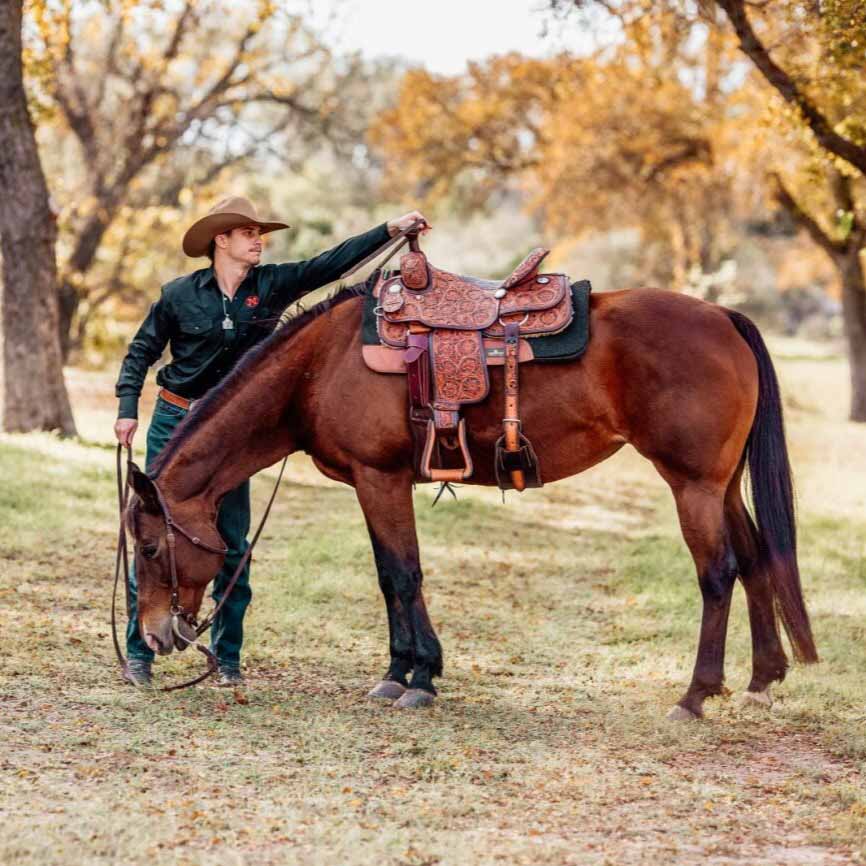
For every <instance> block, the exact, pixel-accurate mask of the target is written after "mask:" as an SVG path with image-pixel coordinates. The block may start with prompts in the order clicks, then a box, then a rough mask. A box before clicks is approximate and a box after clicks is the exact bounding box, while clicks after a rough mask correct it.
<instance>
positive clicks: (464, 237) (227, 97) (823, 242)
mask: <svg viewBox="0 0 866 866" xmlns="http://www.w3.org/2000/svg"><path fill="white" fill-rule="evenodd" d="M12 5H15V4H12ZM19 5H20V4H19ZM22 32H23V41H22V57H23V69H24V82H23V84H24V87H25V90H26V96H27V105H28V109H29V113H30V117H31V119H32V123H33V125H34V128H35V135H36V141H37V143H38V155H39V159H40V161H41V166H42V170H43V173H44V178H45V184H46V188H47V193H48V195H49V196H50V199H49V208H50V210H51V212H52V218H53V219H54V220H55V221H56V245H55V247H54V248H55V251H56V275H55V276H54V277H53V278H52V280H50V282H53V286H54V289H53V291H52V290H51V289H50V288H49V289H47V290H46V291H47V293H48V296H47V297H45V298H42V299H41V301H40V302H41V303H43V304H44V305H47V306H48V307H51V306H52V305H56V313H54V314H53V315H55V316H56V320H57V322H56V330H57V342H58V346H59V348H58V351H59V354H60V358H61V362H62V364H63V365H64V366H65V367H66V369H67V377H66V379H67V382H69V381H70V380H71V381H72V382H73V387H74V383H75V382H78V381H80V380H81V377H82V376H83V377H84V379H85V381H87V382H88V383H90V384H88V386H87V388H86V389H85V390H86V391H87V392H91V391H92V390H93V384H92V383H93V382H95V381H96V380H94V379H93V378H92V377H90V378H88V376H89V374H92V373H93V372H94V371H110V372H111V373H112V374H113V373H114V371H115V370H116V368H117V365H118V363H119V360H120V358H121V357H122V355H123V353H124V350H125V346H126V344H127V342H128V341H129V339H130V337H131V336H132V334H133V333H134V331H135V329H136V327H137V325H138V323H139V322H140V321H141V319H142V318H143V316H144V314H145V312H146V310H147V307H148V305H149V303H150V302H151V301H152V300H153V299H155V298H156V296H157V295H158V292H159V287H160V285H161V284H162V283H164V282H166V281H168V280H169V279H172V278H173V277H175V276H177V275H179V274H181V273H184V272H188V271H190V270H193V269H195V268H196V267H199V266H201V264H202V262H199V261H193V260H189V259H186V258H185V257H184V256H183V255H182V253H181V251H180V238H181V236H182V233H183V231H184V230H185V228H186V227H187V226H188V224H190V223H191V222H192V221H193V220H195V219H196V218H197V217H199V216H200V215H201V214H203V213H204V212H206V210H207V209H208V208H209V207H210V206H211V205H212V204H213V202H214V201H215V200H216V199H217V198H219V197H221V196H222V195H223V194H225V193H227V192H231V193H237V194H244V195H248V196H250V197H251V198H252V199H253V200H254V201H256V202H257V203H258V206H259V208H260V211H262V212H265V213H272V214H276V215H279V216H280V217H281V218H284V219H286V220H287V221H289V222H291V223H292V226H293V228H292V229H291V231H289V232H283V233H279V234H277V235H274V236H273V238H272V239H269V246H268V249H267V251H266V260H268V261H284V260H292V259H301V258H305V257H308V256H311V255H314V254H316V253H317V252H319V251H321V250H324V249H326V248H328V247H329V246H331V245H333V244H335V243H337V242H339V241H341V240H342V239H343V238H345V237H346V236H348V235H350V234H353V233H356V232H358V231H361V230H364V229H366V228H368V227H370V226H372V225H374V224H375V223H377V222H379V221H381V220H383V219H385V218H388V217H391V216H395V215H397V214H399V213H402V212H404V211H406V210H408V209H410V208H415V207H419V208H423V209H424V211H425V212H426V213H427V214H428V215H429V217H430V218H431V220H432V221H433V222H434V224H435V231H434V232H433V233H432V234H431V236H430V239H429V242H428V247H429V249H430V252H431V255H432V256H433V257H434V259H435V260H437V261H439V262H442V263H444V264H447V266H448V267H449V268H453V269H455V270H457V269H461V270H466V271H469V272H473V273H477V274H480V275H489V276H496V275H501V274H503V273H506V272H508V270H509V268H510V267H512V266H513V265H514V264H515V263H516V261H518V260H519V259H520V258H521V257H522V255H523V254H524V253H525V251H526V249H527V248H528V247H529V246H531V245H533V244H543V245H546V246H550V247H552V249H553V256H552V259H551V261H552V264H553V266H554V267H555V268H556V269H557V270H563V271H566V272H568V273H569V274H571V276H572V277H574V278H575V279H576V278H584V277H586V278H589V279H590V280H591V281H592V283H593V286H594V288H595V290H596V291H604V290H608V289H616V288H623V287H630V286H641V285H654V286H662V287H665V288H669V289H671V290H672V291H680V292H688V293H690V294H695V295H699V296H701V297H705V298H708V299H709V300H712V301H717V302H719V303H723V304H726V305H730V306H735V307H737V308H739V309H742V310H743V311H745V312H747V313H748V314H749V315H751V316H753V317H754V318H755V319H756V320H757V322H758V323H759V324H760V325H761V327H762V328H764V329H766V330H768V331H769V332H771V333H776V334H780V335H784V336H787V337H792V338H802V339H805V340H808V341H810V345H811V348H810V351H811V352H815V351H817V352H818V353H819V354H820V353H827V354H830V355H835V356H844V357H847V358H848V359H849V361H850V365H851V366H850V373H851V375H850V384H851V386H852V390H851V392H850V393H848V394H846V396H845V402H846V403H847V405H848V412H849V415H850V417H851V418H852V419H854V420H858V421H863V420H866V289H864V279H863V265H862V259H861V256H860V252H861V249H862V247H863V245H864V237H866V228H864V227H866V218H864V212H863V202H864V201H866V198H864V182H863V167H864V165H866V79H864V77H863V74H862V73H863V66H864V46H866V11H864V7H863V4H862V3H858V2H854V0H833V2H814V0H774V2H765V3H748V4H747V3H743V2H731V0H725V2H691V0H690V2H680V0H664V2H655V3H648V2H644V0H609V2H574V0H527V2H511V3H507V4H502V3H495V2H480V0H479V2H473V3H465V2H463V3H461V2H458V0H441V2H438V3H436V4H413V5H412V6H411V7H407V6H400V7H395V6H394V5H393V4H389V3H386V2H384V0H366V2H363V3H362V2H361V0H332V2H317V3H315V4H312V3H302V2H290V0H285V2H264V0H263V2H250V3H244V4H236V3H230V2H226V0H186V2H184V0H143V2H130V0H103V2H83V0H77V2H73V0H28V2H27V3H25V4H24V6H23V21H22ZM741 45H742V46H743V48H742V49H741V47H740V46H741ZM19 214H20V211H19ZM7 219H11V220H12V222H13V223H14V222H15V220H16V219H17V220H20V219H21V217H20V215H16V214H15V213H10V212H9V209H7ZM46 231H48V230H47V229H46ZM7 235H8V232H7ZM7 235H4V237H6V236H7ZM11 249H12V248H11V247H9V246H4V254H5V255H6V257H7V258H12V257H16V256H17V255H19V253H17V252H12V253H11V254H10V253H9V252H8V251H9V250H11ZM4 273H5V274H6V278H5V283H7V284H9V283H13V282H14V283H16V284H20V283H21V278H20V277H16V276H14V275H12V274H11V272H10V271H9V270H8V268H5V269H4ZM8 291H11V289H10V290H7V294H8ZM36 294H37V293H36V292H35V291H33V292H31V295H32V296H34V297H35V296H36ZM37 300H39V299H37ZM24 303H25V300H24V299H22V298H21V297H20V296H19V297H18V298H16V299H15V300H14V302H10V301H9V299H8V298H7V302H6V316H5V318H4V329H3V334H4V341H5V343H6V344H7V350H6V351H5V352H4V358H5V365H4V366H5V367H6V368H7V369H8V370H9V371H10V372H11V371H12V370H13V368H14V364H15V358H16V354H15V352H14V351H13V349H14V346H12V343H15V342H16V341H17V342H18V343H19V344H20V343H24V344H25V348H26V353H27V354H30V353H32V352H33V351H34V346H35V345H36V346H38V345H43V344H45V342H46V341H48V342H50V341H51V337H50V336H48V335H45V334H43V335H41V336H40V337H39V338H38V339H36V340H34V335H33V334H32V333H28V329H27V328H26V327H22V325H23V323H24V321H25V320H24V318H23V316H22V315H16V313H18V312H19V310H20V309H21V305H23V304H24ZM10 311H15V312H10ZM20 349H21V346H20V345H19V350H20ZM56 367H57V365H56V364H55V365H54V368H55V369H56ZM48 368H49V369H48V372H47V373H46V374H45V377H46V378H48V379H50V378H51V377H52V375H53V374H52V373H51V369H50V368H51V363H50V361H49V362H48ZM10 378H14V379H15V380H16V381H18V380H20V377H19V376H17V375H15V374H14V373H12V374H11V377H10V376H7V377H6V382H7V383H8V382H9V381H10ZM25 378H27V377H25ZM29 378H34V377H33V376H30V377H29ZM35 378H41V377H40V376H36V377H35ZM109 379H110V377H108V379H106V382H107V383H108V384H107V385H106V386H105V387H108V388H109V390H108V392H107V394H106V396H107V397H111V392H110V384H111V383H110V381H109ZM101 381H102V380H101V379H100V380H99V382H100V383H101ZM843 381H844V380H843ZM0 382H2V379H0ZM55 384H56V385H57V387H55V388H54V389H53V391H52V393H51V395H50V396H48V397H44V398H42V399H43V400H46V401H48V402H51V401H53V400H61V401H62V399H63V395H62V382H59V383H58V382H56V383H55ZM0 387H3V386H2V385H0ZM13 390H14V389H13ZM97 390H99V391H100V393H101V392H102V391H103V390H104V387H103V386H102V385H101V384H100V385H99V387H98V388H97ZM3 395H4V402H3V410H4V411H3V425H4V428H5V429H6V430H25V429H34V428H37V429H38V428H40V427H41V428H43V429H44V428H46V427H47V428H51V427H55V428H56V427H60V428H62V429H65V430H66V432H72V430H73V429H74V420H73V419H71V418H70V417H69V415H68V413H64V412H63V411H62V410H59V411H56V412H53V413H51V412H49V413H47V414H46V415H45V416H44V417H33V418H30V419H29V420H28V418H27V417H22V413H21V412H20V411H19V410H18V409H16V399H17V398H16V396H15V394H14V393H10V387H9V385H8V384H7V385H6V386H5V387H3ZM73 402H74V401H73ZM31 414H32V413H31ZM25 415H26V413H25ZM58 419H60V420H59V421H58Z"/></svg>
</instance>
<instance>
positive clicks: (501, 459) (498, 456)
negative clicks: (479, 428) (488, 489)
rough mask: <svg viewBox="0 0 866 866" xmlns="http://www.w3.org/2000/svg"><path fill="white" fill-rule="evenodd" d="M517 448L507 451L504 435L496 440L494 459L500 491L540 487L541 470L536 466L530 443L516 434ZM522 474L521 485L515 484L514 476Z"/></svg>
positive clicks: (536, 461)
mask: <svg viewBox="0 0 866 866" xmlns="http://www.w3.org/2000/svg"><path fill="white" fill-rule="evenodd" d="M518 437H519V438H518V448H517V450H516V451H509V450H507V448H506V444H505V434H503V435H502V436H500V437H499V438H498V439H497V440H496V451H495V458H494V461H493V466H494V469H495V470H496V483H497V484H498V485H499V488H500V490H524V489H526V488H527V487H542V486H543V483H542V481H541V470H540V468H539V465H538V455H537V454H536V453H535V449H534V448H533V447H532V443H531V442H530V441H529V440H528V439H527V438H526V437H525V436H524V435H523V434H522V433H519V434H518ZM518 472H519V473H521V474H522V482H523V483H522V485H518V484H515V483H514V482H515V474H516V473H518Z"/></svg>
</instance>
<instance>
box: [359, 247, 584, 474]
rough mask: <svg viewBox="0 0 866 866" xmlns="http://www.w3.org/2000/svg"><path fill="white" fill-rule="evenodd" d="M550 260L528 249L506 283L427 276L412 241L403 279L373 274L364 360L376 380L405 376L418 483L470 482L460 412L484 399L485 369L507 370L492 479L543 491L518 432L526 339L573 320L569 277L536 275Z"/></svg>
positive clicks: (433, 270) (430, 271) (428, 268)
mask: <svg viewBox="0 0 866 866" xmlns="http://www.w3.org/2000/svg"><path fill="white" fill-rule="evenodd" d="M548 252H549V250H546V249H541V248H538V249H534V250H532V251H531V252H530V253H529V255H527V256H526V258H525V259H524V260H523V261H522V262H521V263H520V264H519V265H518V266H517V268H515V270H514V272H513V273H512V274H511V275H510V276H509V277H507V278H506V279H505V280H502V281H494V280H483V279H478V278H476V277H469V276H461V275H460V274H452V273H450V272H448V271H443V270H441V269H439V268H437V267H434V266H433V265H431V264H430V263H429V262H428V260H427V257H426V255H425V254H424V253H423V252H422V250H421V249H420V247H419V245H418V236H417V234H413V235H410V236H409V252H407V253H406V254H405V255H403V257H402V258H401V259H400V270H399V271H398V272H387V271H383V272H381V273H380V274H379V275H378V277H377V279H376V282H375V285H374V288H373V298H374V299H375V300H371V302H372V303H374V304H375V308H374V312H375V315H376V330H377V333H378V338H379V339H378V342H379V346H371V345H365V346H364V349H363V351H364V359H365V361H366V363H367V365H368V366H369V367H370V368H371V369H374V370H376V371H377V372H382V373H405V374H406V376H407V379H408V390H409V418H410V421H411V422H412V427H413V432H414V433H415V434H416V442H417V443H418V444H419V445H420V448H418V449H417V450H418V451H419V454H418V458H417V462H418V466H417V467H416V471H417V474H418V476H419V478H421V479H423V480H426V481H464V480H466V479H468V478H470V477H471V476H472V473H473V465H472V458H471V456H470V454H469V448H468V445H467V437H466V419H465V418H462V417H461V416H460V410H461V407H463V406H466V405H469V404H471V403H480V402H481V401H483V400H484V399H486V397H487V396H488V393H489V391H490V380H489V377H488V373H487V367H488V365H490V366H493V365H497V366H498V365H504V367H505V371H504V372H505V406H504V415H503V419H502V427H503V433H502V436H500V438H499V440H498V441H497V443H496V450H495V471H496V479H497V482H498V484H499V486H500V487H501V488H502V489H503V490H511V489H514V490H523V489H525V488H526V487H540V486H541V485H542V481H541V473H540V470H539V463H538V456H537V455H536V453H535V450H534V449H533V447H532V444H531V443H530V441H529V440H528V439H527V437H526V436H525V435H524V434H523V431H522V429H521V422H520V415H519V387H518V385H519V375H518V370H519V364H520V363H521V362H526V361H530V360H533V352H532V348H531V346H530V344H529V342H528V341H527V339H525V338H527V337H533V338H537V337H543V336H549V335H554V334H559V333H561V332H563V331H564V330H565V329H567V328H568V327H569V326H570V324H571V323H572V320H573V318H574V305H573V303H572V292H571V290H570V286H569V280H568V277H566V276H565V275H564V274H539V273H538V268H539V265H540V264H541V262H542V261H543V260H544V258H545V257H546V256H547V254H548ZM587 285H588V284H587ZM442 448H445V449H448V450H450V451H453V452H459V457H455V458H454V459H453V460H451V461H450V462H452V463H453V462H462V466H456V467H454V466H451V467H445V466H443V465H441V464H442V462H443V461H442V459H441V455H442V451H441V449H442ZM434 464H439V465H434Z"/></svg>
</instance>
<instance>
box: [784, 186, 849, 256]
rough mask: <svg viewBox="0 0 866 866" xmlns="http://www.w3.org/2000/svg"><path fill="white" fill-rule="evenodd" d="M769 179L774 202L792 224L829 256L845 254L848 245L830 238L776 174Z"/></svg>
mask: <svg viewBox="0 0 866 866" xmlns="http://www.w3.org/2000/svg"><path fill="white" fill-rule="evenodd" d="M770 179H771V180H772V181H773V183H774V184H775V185H776V193H775V197H776V201H777V202H778V203H779V204H780V205H781V206H782V207H783V208H784V209H785V210H786V211H787V212H788V214H789V215H790V216H791V217H792V219H793V220H794V222H796V223H797V225H799V226H800V227H801V228H803V229H805V230H806V231H807V232H808V233H809V237H811V238H812V240H813V241H814V242H815V243H816V244H818V246H819V247H821V249H823V250H824V251H825V252H826V253H827V254H828V255H830V256H833V257H835V256H838V255H841V254H844V253H845V252H847V249H848V245H847V244H846V243H844V242H843V241H837V240H835V239H834V238H832V237H831V236H830V235H829V234H828V233H827V232H825V231H824V229H822V228H821V226H820V225H819V224H818V221H817V220H816V219H815V218H814V217H813V216H812V215H811V214H809V213H807V212H806V210H805V209H804V208H803V207H802V205H801V204H800V203H799V202H798V201H797V200H796V199H795V198H794V196H793V195H792V194H791V192H790V190H789V189H788V188H787V187H786V186H785V184H784V182H783V181H782V178H781V177H779V175H778V174H772V175H770Z"/></svg>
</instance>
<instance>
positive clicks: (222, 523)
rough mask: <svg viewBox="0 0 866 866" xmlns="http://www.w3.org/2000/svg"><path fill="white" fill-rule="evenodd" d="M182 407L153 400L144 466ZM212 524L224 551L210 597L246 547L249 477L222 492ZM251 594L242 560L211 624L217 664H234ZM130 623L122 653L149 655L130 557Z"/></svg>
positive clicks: (216, 594)
mask: <svg viewBox="0 0 866 866" xmlns="http://www.w3.org/2000/svg"><path fill="white" fill-rule="evenodd" d="M185 415H186V410H185V409H180V408H179V407H177V406H173V405H171V403H166V402H165V401H164V400H162V399H158V400H157V401H156V407H155V408H154V412H153V418H152V419H151V422H150V427H149V428H148V430H147V457H146V466H147V467H148V468H149V467H150V465H151V463H152V462H153V461H154V460H155V459H156V456H157V454H159V452H160V451H162V449H163V448H165V445H166V443H167V442H168V440H169V438H170V437H171V434H172V431H173V430H174V428H175V427H177V425H178V424H180V422H181V421H182V420H183V419H184V417H185ZM217 529H218V530H219V533H220V535H221V536H222V538H223V541H224V542H225V544H226V546H227V547H228V553H227V554H226V560H225V563H224V565H223V567H222V570H221V571H220V573H219V574H218V575H217V576H216V579H215V580H214V583H213V593H212V595H213V598H214V601H219V599H220V598H222V592H223V589H224V588H225V587H226V585H227V584H228V582H229V581H230V580H231V577H232V575H233V574H234V571H235V568H236V567H237V564H238V563H239V562H240V560H241V557H242V556H243V555H244V553H245V552H246V550H247V547H249V543H248V542H247V533H248V532H249V531H250V482H249V481H245V482H244V483H243V484H241V486H240V487H236V488H235V489H234V490H232V491H230V492H229V493H227V494H226V495H225V496H224V497H223V500H222V502H221V503H220V509H219V514H218V515H217ZM251 598H252V590H251V589H250V566H249V563H247V564H246V566H245V567H244V570H243V571H242V572H241V574H240V577H238V581H237V583H236V584H235V585H234V588H233V589H232V592H231V595H230V596H229V597H228V599H227V601H226V603H225V604H224V605H223V607H222V609H221V610H220V612H219V613H218V614H217V618H216V620H215V621H214V624H213V626H212V628H211V650H212V651H213V653H214V655H215V656H216V657H217V660H218V661H219V663H220V667H223V668H239V667H240V663H241V646H242V644H243V642H244V613H245V611H246V609H247V606H248V605H249V603H250V599H251ZM129 603H130V610H129V614H130V615H129V623H128V625H127V627H126V653H127V655H128V656H129V657H130V658H131V659H143V660H145V661H151V660H152V659H153V651H152V650H151V649H150V647H149V646H148V645H147V644H146V643H145V642H144V640H143V639H142V637H141V632H140V631H139V628H138V585H137V583H136V579H135V563H133V564H132V567H131V569H130V575H129Z"/></svg>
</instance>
